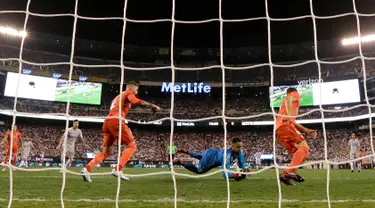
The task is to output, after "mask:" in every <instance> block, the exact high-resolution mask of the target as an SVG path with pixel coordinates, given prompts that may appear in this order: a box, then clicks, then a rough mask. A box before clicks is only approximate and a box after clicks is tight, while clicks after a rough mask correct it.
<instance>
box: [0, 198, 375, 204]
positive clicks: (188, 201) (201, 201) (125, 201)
mask: <svg viewBox="0 0 375 208" xmlns="http://www.w3.org/2000/svg"><path fill="white" fill-rule="evenodd" d="M6 201H8V199H7V198H0V202H6ZM13 201H20V202H30V201H32V202H53V201H55V202H58V201H60V199H41V198H25V199H19V198H14V199H13ZM64 201H67V202H86V203H100V202H102V203H114V202H115V201H116V200H114V199H108V198H106V199H64ZM119 202H121V203H173V202H174V199H172V198H163V199H157V200H140V199H122V200H119ZM177 202H179V203H192V204H202V203H203V204H218V203H220V204H222V203H227V201H225V200H220V201H217V200H185V199H177ZM278 202H279V201H278V200H231V203H278ZM282 202H283V203H327V200H290V199H283V200H282ZM348 202H366V203H375V199H364V200H358V199H343V200H331V203H348Z"/></svg>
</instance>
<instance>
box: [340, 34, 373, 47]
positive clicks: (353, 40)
mask: <svg viewBox="0 0 375 208" xmlns="http://www.w3.org/2000/svg"><path fill="white" fill-rule="evenodd" d="M360 39H361V42H362V43H365V42H371V41H375V34H371V35H366V36H362V37H361V38H360V37H354V38H345V39H343V40H342V44H343V45H353V44H358V43H359V41H360Z"/></svg>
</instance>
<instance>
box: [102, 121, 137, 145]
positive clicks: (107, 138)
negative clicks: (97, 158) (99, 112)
mask: <svg viewBox="0 0 375 208" xmlns="http://www.w3.org/2000/svg"><path fill="white" fill-rule="evenodd" d="M119 131H120V121H119V120H118V119H106V120H105V121H104V124H103V127H102V133H103V136H104V139H103V146H104V147H110V146H112V145H113V144H117V141H118V138H119ZM132 142H134V137H133V134H132V132H131V130H130V128H129V127H128V125H126V124H125V122H123V121H121V144H124V145H128V144H130V143H132Z"/></svg>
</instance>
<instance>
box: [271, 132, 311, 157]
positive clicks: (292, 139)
mask: <svg viewBox="0 0 375 208" xmlns="http://www.w3.org/2000/svg"><path fill="white" fill-rule="evenodd" d="M276 137H277V139H278V140H279V141H280V143H281V144H282V145H283V146H284V147H285V149H287V150H288V152H289V153H290V154H293V153H295V152H296V151H297V148H296V147H295V144H297V143H300V142H302V141H305V137H303V135H302V134H301V132H299V131H298V130H297V129H296V127H295V126H294V125H285V126H281V127H279V128H278V129H277V130H276Z"/></svg>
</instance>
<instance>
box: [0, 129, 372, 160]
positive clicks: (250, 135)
mask: <svg viewBox="0 0 375 208" xmlns="http://www.w3.org/2000/svg"><path fill="white" fill-rule="evenodd" d="M18 129H19V131H20V132H21V133H22V134H23V139H24V140H30V141H32V142H33V144H34V147H35V148H34V149H33V150H32V153H33V154H34V155H40V154H44V156H45V157H47V156H48V157H58V156H59V154H60V152H59V151H57V150H56V146H57V145H58V143H59V140H60V138H61V136H62V135H63V133H64V131H65V128H64V126H53V127H49V126H40V125H18ZM82 131H83V136H84V140H85V141H86V143H87V144H88V146H89V148H88V149H87V148H86V147H85V146H84V145H83V143H82V142H81V141H80V140H77V142H76V156H77V157H83V155H84V153H86V152H94V151H97V150H100V148H101V142H102V135H101V132H100V128H97V129H96V128H88V129H82ZM318 132H319V133H318V137H317V138H315V139H309V138H308V143H309V146H310V154H309V160H323V159H324V158H325V151H324V145H325V140H324V137H323V133H322V131H321V130H319V131H318ZM4 133H5V128H1V134H4ZM351 133H352V130H349V129H327V133H326V138H327V154H328V159H330V160H332V161H340V160H347V159H348V149H347V148H348V140H349V139H350V138H351V137H350V135H351ZM133 134H134V136H135V138H136V143H137V151H136V153H135V155H134V157H133V159H134V160H140V161H165V160H167V158H168V155H167V147H168V146H169V144H170V132H166V131H149V130H144V129H137V128H133ZM272 135H273V133H272V129H270V130H269V131H264V130H263V131H259V132H254V131H229V132H228V145H229V144H230V139H231V138H234V137H238V138H240V139H241V140H242V142H243V144H244V147H243V150H244V152H245V154H246V157H247V160H253V159H254V155H255V153H258V152H261V153H265V154H267V153H272V152H273V136H272ZM0 136H3V135H0ZM359 140H360V142H361V150H362V152H363V155H368V154H371V140H370V135H369V133H368V132H363V133H360V136H359ZM173 142H174V144H175V145H176V146H177V147H179V148H186V147H187V148H189V149H190V150H193V151H196V152H202V151H204V150H205V149H208V148H223V146H224V135H223V133H222V132H201V133H200V132H175V133H174V134H173ZM276 154H277V155H278V158H279V159H281V160H288V159H290V158H289V155H288V153H287V151H286V150H285V149H284V148H283V147H282V146H281V145H280V143H279V142H277V141H276ZM179 157H180V158H182V159H189V158H187V157H186V155H180V156H179ZM116 158H117V148H114V151H113V155H112V156H111V157H110V158H109V159H116ZM190 159H191V158H190Z"/></svg>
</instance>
